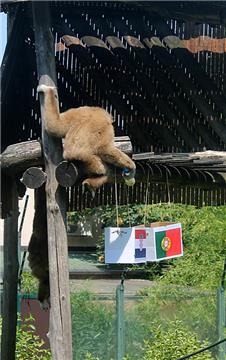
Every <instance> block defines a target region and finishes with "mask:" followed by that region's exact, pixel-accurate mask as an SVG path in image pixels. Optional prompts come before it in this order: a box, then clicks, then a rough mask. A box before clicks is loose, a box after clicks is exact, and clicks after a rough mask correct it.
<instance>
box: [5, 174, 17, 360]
mask: <svg viewBox="0 0 226 360" xmlns="http://www.w3.org/2000/svg"><path fill="white" fill-rule="evenodd" d="M6 190H7V195H8V196H7V198H8V199H7V200H8V202H9V203H10V204H9V208H10V211H9V213H8V214H7V217H6V219H5V220H4V277H3V312H2V334H3V336H2V338H1V359H2V360H14V359H15V349H16V326H17V285H18V271H19V263H18V231H17V229H18V215H19V212H18V194H17V188H16V182H15V179H14V178H12V177H9V178H8V179H7V189H6Z"/></svg>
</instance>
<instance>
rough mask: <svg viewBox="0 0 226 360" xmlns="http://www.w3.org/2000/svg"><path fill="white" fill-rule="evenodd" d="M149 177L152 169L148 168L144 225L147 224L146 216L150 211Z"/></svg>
mask: <svg viewBox="0 0 226 360" xmlns="http://www.w3.org/2000/svg"><path fill="white" fill-rule="evenodd" d="M149 179H150V171H149V170H148V176H147V187H146V193H145V204H144V226H146V218H147V212H148V195H149Z"/></svg>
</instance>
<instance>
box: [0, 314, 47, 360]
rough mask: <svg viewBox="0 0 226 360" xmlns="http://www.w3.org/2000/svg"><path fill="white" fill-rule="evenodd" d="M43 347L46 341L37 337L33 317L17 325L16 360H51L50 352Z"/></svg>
mask: <svg viewBox="0 0 226 360" xmlns="http://www.w3.org/2000/svg"><path fill="white" fill-rule="evenodd" d="M0 328H1V323H0ZM0 330H1V329H0ZM43 345H44V341H43V340H42V339H41V338H40V337H39V336H38V335H35V326H34V319H33V318H32V316H30V317H29V318H27V319H25V320H24V322H23V323H22V324H21V323H19V324H18V325H17V333H16V357H15V358H16V360H40V359H42V360H51V354H50V350H46V349H44V348H43Z"/></svg>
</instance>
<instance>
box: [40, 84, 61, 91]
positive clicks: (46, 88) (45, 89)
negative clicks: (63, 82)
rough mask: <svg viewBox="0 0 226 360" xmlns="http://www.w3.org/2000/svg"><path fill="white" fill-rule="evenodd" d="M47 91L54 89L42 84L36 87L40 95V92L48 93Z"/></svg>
mask: <svg viewBox="0 0 226 360" xmlns="http://www.w3.org/2000/svg"><path fill="white" fill-rule="evenodd" d="M49 89H53V90H54V89H56V88H55V87H54V86H47V85H44V84H41V85H38V87H37V92H38V93H40V92H43V93H45V92H46V91H48V90H49Z"/></svg>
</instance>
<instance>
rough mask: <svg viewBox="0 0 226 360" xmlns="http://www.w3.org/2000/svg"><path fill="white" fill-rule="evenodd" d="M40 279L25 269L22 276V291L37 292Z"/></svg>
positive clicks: (27, 292)
mask: <svg viewBox="0 0 226 360" xmlns="http://www.w3.org/2000/svg"><path fill="white" fill-rule="evenodd" d="M37 290H38V280H37V279H36V278H35V277H34V276H33V275H32V273H31V272H29V271H24V272H23V273H22V277H21V293H24V294H31V293H37Z"/></svg>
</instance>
